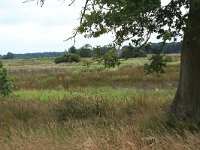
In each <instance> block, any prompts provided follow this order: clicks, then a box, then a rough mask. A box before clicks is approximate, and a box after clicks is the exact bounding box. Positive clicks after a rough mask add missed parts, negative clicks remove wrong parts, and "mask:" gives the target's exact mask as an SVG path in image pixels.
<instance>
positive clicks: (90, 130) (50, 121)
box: [0, 55, 200, 150]
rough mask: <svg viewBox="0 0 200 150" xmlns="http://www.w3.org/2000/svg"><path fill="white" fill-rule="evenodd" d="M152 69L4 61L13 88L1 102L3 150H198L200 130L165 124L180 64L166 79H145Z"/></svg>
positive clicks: (131, 63) (140, 62) (132, 63)
mask: <svg viewBox="0 0 200 150" xmlns="http://www.w3.org/2000/svg"><path fill="white" fill-rule="evenodd" d="M85 61H91V63H90V65H84V64H85ZM147 61H148V59H147V58H135V59H128V60H126V61H125V60H123V61H121V65H120V66H119V67H116V68H112V69H106V68H104V65H103V63H98V62H95V61H92V60H90V59H88V58H86V59H82V60H81V61H80V62H78V63H67V64H66V63H61V64H55V63H54V60H53V59H18V60H16V59H14V60H4V61H3V64H4V66H5V68H6V69H7V70H8V72H9V75H10V77H11V78H12V80H13V85H14V87H15V88H14V93H13V94H12V95H10V96H8V97H0V145H1V149H4V150H11V149H20V150H21V149H24V150H25V149H29V150H38V149H63V150H64V149H94V150H96V149H113V150H115V149H199V148H200V145H199V140H200V135H199V133H198V128H197V127H196V126H195V125H193V124H192V123H190V122H182V121H176V120H170V119H169V118H167V112H168V110H169V107H170V105H171V103H172V100H173V97H174V94H175V91H176V87H177V84H178V75H179V62H180V56H179V55H173V56H172V63H170V64H169V65H168V67H167V68H166V69H165V71H166V73H165V74H163V75H160V74H156V73H154V74H146V73H145V72H144V64H145V63H147Z"/></svg>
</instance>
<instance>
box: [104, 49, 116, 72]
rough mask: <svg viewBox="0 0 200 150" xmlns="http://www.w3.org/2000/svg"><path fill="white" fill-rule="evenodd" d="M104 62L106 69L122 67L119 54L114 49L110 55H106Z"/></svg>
mask: <svg viewBox="0 0 200 150" xmlns="http://www.w3.org/2000/svg"><path fill="white" fill-rule="evenodd" d="M103 61H104V67H105V68H114V67H115V66H119V65H120V61H119V59H118V57H117V54H116V53H115V51H114V50H112V49H111V50H110V51H109V52H108V53H106V55H105V56H104V57H103Z"/></svg>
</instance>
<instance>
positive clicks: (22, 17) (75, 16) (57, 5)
mask: <svg viewBox="0 0 200 150" xmlns="http://www.w3.org/2000/svg"><path fill="white" fill-rule="evenodd" d="M24 1H25V0H24ZM169 1H170V0H162V4H163V5H165V4H167V3H168V2H169ZM69 2H70V1H69ZM69 2H67V0H66V1H65V2H64V0H46V3H45V5H44V6H43V7H42V8H41V7H40V6H39V5H37V2H36V1H34V2H29V3H23V0H1V1H0V55H4V54H6V53H7V52H12V53H15V54H19V53H20V54H22V53H33V52H63V51H65V50H67V49H68V48H69V47H71V46H72V45H73V40H71V41H67V42H64V40H65V39H67V38H68V37H70V36H71V35H72V33H73V29H74V28H75V27H77V26H78V24H79V18H80V10H81V7H82V6H83V5H84V0H76V2H75V4H74V5H72V6H70V7H69V6H68V4H69ZM112 40H113V37H112V36H111V35H104V36H102V37H100V38H97V39H85V38H84V37H83V36H82V35H79V36H77V38H76V44H75V47H77V48H79V47H81V46H83V45H85V44H87V43H88V44H90V45H92V46H96V45H107V44H109V43H110V42H112ZM151 41H152V42H156V38H155V36H153V37H152V39H151Z"/></svg>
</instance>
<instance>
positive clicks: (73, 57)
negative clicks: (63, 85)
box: [55, 53, 80, 64]
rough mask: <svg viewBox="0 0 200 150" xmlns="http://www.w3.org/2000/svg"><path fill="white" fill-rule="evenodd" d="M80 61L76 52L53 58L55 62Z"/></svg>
mask: <svg viewBox="0 0 200 150" xmlns="http://www.w3.org/2000/svg"><path fill="white" fill-rule="evenodd" d="M79 61H80V56H79V55H77V54H72V53H66V54H63V55H62V56H60V57H57V58H56V59H55V63H56V64H59V63H72V62H79Z"/></svg>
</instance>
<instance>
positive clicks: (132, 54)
mask: <svg viewBox="0 0 200 150" xmlns="http://www.w3.org/2000/svg"><path fill="white" fill-rule="evenodd" d="M146 56H147V55H146V54H145V52H143V51H142V50H139V49H137V48H134V47H132V46H124V47H123V48H122V54H121V58H124V59H126V60H127V59H129V58H138V57H146Z"/></svg>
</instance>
